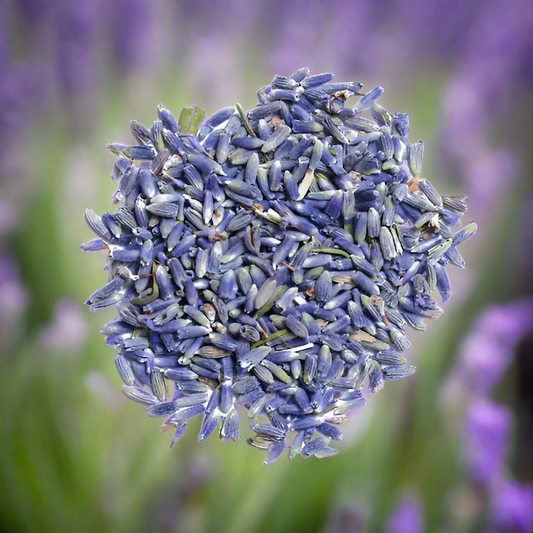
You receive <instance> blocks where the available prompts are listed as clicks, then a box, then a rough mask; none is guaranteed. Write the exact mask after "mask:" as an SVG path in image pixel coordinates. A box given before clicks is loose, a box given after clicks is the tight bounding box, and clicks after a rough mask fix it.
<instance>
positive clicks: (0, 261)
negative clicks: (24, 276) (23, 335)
mask: <svg viewBox="0 0 533 533" xmlns="http://www.w3.org/2000/svg"><path fill="white" fill-rule="evenodd" d="M27 303H28V296H27V293H26V290H25V288H24V285H23V284H22V281H21V279H20V277H19V275H18V272H17V270H16V267H15V264H14V262H13V260H12V258H11V257H10V256H8V255H5V254H2V253H1V252H0V338H1V339H2V345H3V346H2V347H3V348H5V346H6V344H10V341H11V339H12V338H13V336H14V335H15V334H16V332H17V331H18V330H19V328H20V322H21V316H22V314H23V313H24V310H25V309H26V306H27Z"/></svg>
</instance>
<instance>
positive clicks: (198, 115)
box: [178, 105, 205, 135]
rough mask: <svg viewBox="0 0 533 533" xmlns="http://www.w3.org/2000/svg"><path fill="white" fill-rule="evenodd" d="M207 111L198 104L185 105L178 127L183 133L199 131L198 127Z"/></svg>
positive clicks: (194, 133)
mask: <svg viewBox="0 0 533 533" xmlns="http://www.w3.org/2000/svg"><path fill="white" fill-rule="evenodd" d="M204 116H205V111H204V110H203V109H202V108H201V107H198V106H197V105H192V106H191V107H184V108H183V109H182V110H181V113H180V118H179V120H178V127H179V130H180V132H181V133H192V134H193V135H196V134H197V133H198V127H199V126H200V123H201V122H202V120H203V119H204Z"/></svg>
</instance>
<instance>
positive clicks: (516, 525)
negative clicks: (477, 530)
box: [486, 481, 533, 533]
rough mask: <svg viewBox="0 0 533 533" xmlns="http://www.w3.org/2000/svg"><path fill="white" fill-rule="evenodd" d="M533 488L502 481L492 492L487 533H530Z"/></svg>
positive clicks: (531, 527) (532, 520) (532, 521)
mask: <svg viewBox="0 0 533 533" xmlns="http://www.w3.org/2000/svg"><path fill="white" fill-rule="evenodd" d="M532 530H533V486H531V485H521V484H520V483H516V482H513V481H504V482H502V483H501V485H500V486H498V488H497V490H495V491H494V495H493V500H492V502H491V513H490V519H489V525H488V527H487V529H486V531H487V533H531V531H532Z"/></svg>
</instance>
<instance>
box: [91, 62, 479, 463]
mask: <svg viewBox="0 0 533 533" xmlns="http://www.w3.org/2000/svg"><path fill="white" fill-rule="evenodd" d="M332 78H333V75H332V74H329V73H325V74H318V75H310V73H309V70H308V69H306V68H303V69H299V70H297V71H296V72H294V73H293V74H292V75H291V76H290V77H284V76H275V77H274V79H273V80H272V83H271V84H270V85H268V86H266V87H263V88H262V89H260V90H259V91H258V93H257V97H258V100H259V104H258V105H257V106H256V107H254V108H253V109H252V110H250V111H248V112H244V111H243V109H242V108H241V106H240V105H239V104H236V105H235V106H231V107H226V108H224V109H221V110H220V111H218V112H216V113H215V114H214V115H213V116H211V117H210V118H208V119H207V120H204V121H203V122H201V123H200V125H199V129H198V126H197V124H198V122H199V120H198V117H200V118H202V117H203V112H201V110H199V108H196V107H192V108H186V109H184V110H183V111H182V115H181V116H180V118H179V121H176V120H175V118H174V117H173V116H172V114H171V113H170V112H169V110H168V109H167V108H165V107H164V106H163V105H159V106H158V119H157V120H156V121H155V122H154V124H153V125H152V126H151V127H150V128H149V129H147V128H146V127H144V126H142V125H141V124H139V123H138V122H136V121H133V122H132V123H131V131H132V133H133V136H134V137H135V139H136V141H137V144H136V145H135V146H127V145H123V144H118V143H112V144H110V145H108V148H109V149H110V150H111V151H112V152H113V153H115V154H116V155H117V156H118V159H117V161H116V163H115V166H114V170H113V174H112V179H113V180H114V181H116V182H118V189H117V190H116V192H115V193H114V195H113V198H112V201H113V203H114V204H118V207H117V209H116V210H115V212H114V213H112V214H110V213H105V214H104V215H103V216H102V217H100V216H98V215H97V214H96V213H94V212H93V211H91V210H87V211H86V221H87V223H88V225H89V227H90V228H91V229H92V230H93V232H94V233H95V234H96V235H97V238H95V239H93V240H92V241H90V242H88V243H86V244H84V245H82V249H83V250H84V251H96V250H106V251H107V252H108V256H107V266H106V268H107V271H108V276H109V283H107V285H105V286H104V287H102V288H101V289H99V290H98V291H96V292H95V293H94V294H93V295H92V296H91V297H90V298H89V299H88V300H87V305H88V306H89V308H90V310H91V311H98V310H100V309H103V308H106V307H109V306H112V305H116V307H117V309H118V315H119V316H118V318H116V319H115V320H113V321H111V322H109V323H108V324H106V325H105V326H104V328H103V329H102V333H103V334H104V335H106V336H107V339H106V342H107V343H108V344H110V345H113V346H114V347H115V348H116V351H117V353H118V355H117V357H116V361H115V362H116V366H117V369H118V372H119V374H120V377H121V378H122V380H123V381H124V383H125V385H124V386H123V392H124V394H125V395H126V396H127V397H128V398H130V399H132V400H134V401H136V402H138V403H140V404H144V405H146V406H148V409H147V412H148V414H149V415H150V416H152V417H162V418H165V421H164V423H163V429H164V430H170V429H172V430H175V435H174V438H173V441H172V445H173V444H174V443H175V442H176V440H177V439H178V438H179V437H180V436H181V435H183V433H184V431H185V427H186V425H187V421H188V420H189V419H190V418H192V417H194V416H196V415H200V414H201V415H202V416H203V423H202V426H201V430H200V434H199V437H198V440H200V441H203V440H204V439H206V438H207V437H208V436H209V435H210V434H211V433H212V432H213V431H214V430H215V429H216V430H217V432H218V434H219V436H220V438H221V439H222V440H228V439H232V440H236V439H238V438H239V415H238V412H237V408H236V406H237V405H242V406H245V407H246V408H247V409H248V416H249V417H250V419H252V421H253V424H252V425H251V428H252V430H253V431H254V432H255V435H254V436H253V437H251V438H249V439H248V441H247V442H248V444H250V445H251V446H253V447H254V448H257V449H260V450H265V451H266V452H267V456H266V459H265V464H269V463H272V462H274V461H275V460H276V459H277V458H278V457H279V456H280V455H281V454H282V452H283V451H284V449H285V448H288V449H289V457H290V458H292V457H294V456H295V455H296V454H301V455H302V456H304V457H309V456H311V455H314V456H316V457H328V456H331V455H334V454H336V453H337V450H335V449H333V448H331V447H330V446H329V445H330V442H331V440H334V441H335V440H340V439H341V438H342V433H341V432H340V430H339V429H338V425H339V424H340V423H341V422H343V421H344V420H346V418H347V417H348V416H350V414H351V413H353V412H354V411H355V410H356V409H358V408H359V407H361V406H362V405H364V404H365V402H366V397H365V396H368V395H372V394H374V393H375V392H377V391H379V390H380V389H381V388H382V386H383V383H384V381H387V380H393V379H399V378H403V377H406V376H409V375H411V374H412V373H413V372H414V370H415V368H414V367H412V366H409V365H407V364H406V362H405V359H404V358H403V357H402V355H401V354H402V353H403V352H405V351H406V350H407V349H408V348H409V346H410V343H409V341H408V339H407V337H406V334H405V328H406V326H410V327H412V328H414V329H417V330H423V329H425V323H424V319H426V318H437V317H438V316H439V315H440V314H441V313H442V309H441V308H440V307H439V306H438V305H437V303H436V301H435V300H434V299H433V298H432V294H433V293H434V291H435V290H436V291H438V293H439V294H440V297H441V299H442V301H446V300H447V299H448V297H449V296H450V282H449V279H448V276H447V273H446V266H447V265H448V264H451V265H454V266H457V267H460V268H462V267H464V261H463V259H462V257H461V255H460V253H459V252H458V251H457V245H459V244H461V243H462V242H463V241H465V240H466V239H467V238H468V237H470V236H471V235H473V234H474V232H475V229H476V226H475V224H473V223H471V224H469V225H467V226H465V227H463V228H462V229H460V230H458V231H457V232H455V233H454V230H453V229H454V228H455V227H456V226H457V225H458V224H459V222H460V219H461V217H462V215H463V214H464V212H465V211H466V204H465V198H464V197H461V196H441V195H440V194H439V193H438V192H437V191H436V190H435V188H434V187H433V186H432V185H431V183H430V182H429V181H427V180H425V179H422V178H420V177H419V176H420V171H421V167H422V155H423V144H422V143H421V142H419V143H416V144H409V142H408V140H407V132H408V130H409V118H408V116H407V115H405V114H401V113H396V114H391V113H389V112H388V111H386V110H385V109H384V108H383V107H381V106H380V105H378V104H377V103H376V100H377V99H378V98H379V97H380V96H381V94H382V93H383V89H382V88H381V87H377V88H375V89H373V90H372V91H370V92H368V93H367V94H362V93H361V92H359V91H360V89H361V88H362V85H361V84H360V83H357V82H346V83H344V82H341V83H335V82H331V80H332ZM352 96H357V97H359V100H358V101H357V103H356V104H355V106H354V107H347V106H346V100H347V99H348V98H349V97H352ZM366 111H369V116H371V117H372V118H364V117H363V116H362V114H363V113H364V112H366ZM195 120H197V122H196V125H195V124H194V121H195ZM134 161H136V162H138V164H134ZM259 417H264V418H263V419H259ZM261 420H262V421H261ZM316 434H318V436H315V435H316ZM289 436H290V437H291V440H289Z"/></svg>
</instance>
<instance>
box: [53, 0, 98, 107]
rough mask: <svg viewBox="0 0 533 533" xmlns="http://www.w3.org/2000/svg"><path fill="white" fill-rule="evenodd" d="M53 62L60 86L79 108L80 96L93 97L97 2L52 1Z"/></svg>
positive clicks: (96, 80) (95, 81)
mask: <svg viewBox="0 0 533 533" xmlns="http://www.w3.org/2000/svg"><path fill="white" fill-rule="evenodd" d="M54 9H55V12H54V22H55V25H56V26H55V53H56V55H55V62H56V69H57V74H58V78H59V83H60V85H61V88H62V89H63V91H64V92H65V94H66V95H69V96H71V97H73V99H74V101H75V102H76V104H77V105H79V106H80V107H81V105H82V104H83V102H80V101H79V98H80V96H85V97H87V96H89V95H90V96H91V98H94V90H95V87H97V82H98V64H97V61H96V48H97V45H98V37H99V33H98V29H99V26H100V19H101V17H102V13H101V12H100V3H99V2H95V1H89V2H72V1H71V0H58V1H57V2H55V3H54Z"/></svg>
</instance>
